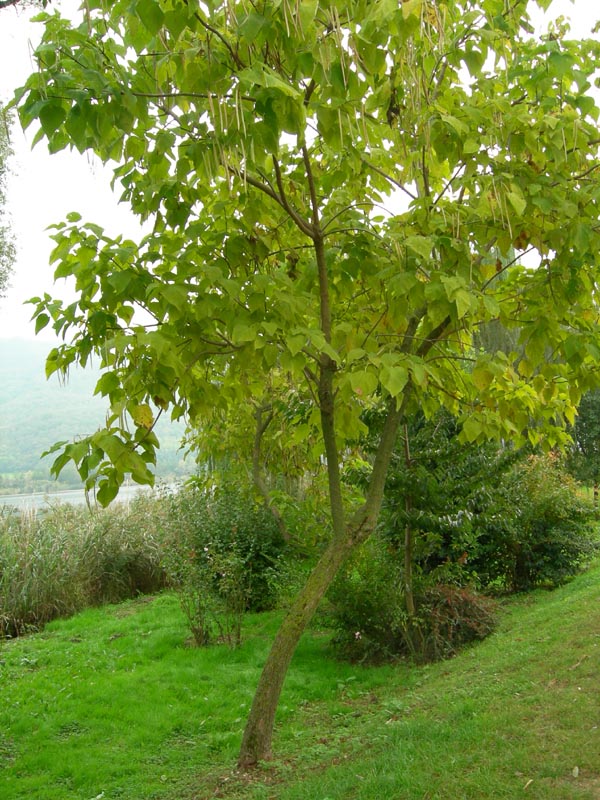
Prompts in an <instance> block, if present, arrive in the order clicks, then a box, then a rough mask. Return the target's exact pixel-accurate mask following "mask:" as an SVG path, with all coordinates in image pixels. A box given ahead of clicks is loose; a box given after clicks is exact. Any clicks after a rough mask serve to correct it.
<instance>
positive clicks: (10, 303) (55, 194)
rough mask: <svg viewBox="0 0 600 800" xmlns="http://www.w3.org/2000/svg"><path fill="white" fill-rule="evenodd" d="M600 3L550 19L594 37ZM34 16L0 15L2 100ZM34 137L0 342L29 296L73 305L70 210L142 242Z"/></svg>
mask: <svg viewBox="0 0 600 800" xmlns="http://www.w3.org/2000/svg"><path fill="white" fill-rule="evenodd" d="M596 3H597V0H574V2H571V0H554V2H553V3H552V5H551V8H550V9H549V12H548V14H547V15H546V17H545V18H546V19H550V18H554V17H556V16H559V15H564V16H566V17H569V18H570V19H571V23H572V35H574V36H581V37H584V36H589V35H590V34H591V29H592V26H593V24H594V22H595V19H596V17H600V6H599V7H598V10H597V11H596V12H594V11H593V10H592V9H594V8H595V7H596ZM78 5H79V3H78V2H74V0H63V1H62V2H57V0H54V2H53V3H52V4H51V8H61V9H62V10H63V12H64V13H66V14H71V13H74V11H75V9H77V7H78ZM30 16H31V11H29V10H25V9H20V8H18V6H17V7H9V8H6V9H3V10H0V101H2V102H6V101H7V100H9V99H10V98H11V97H12V93H13V91H14V89H15V88H16V87H17V86H20V85H21V84H22V83H24V82H25V80H26V79H27V77H28V76H29V74H30V73H31V72H32V71H33V70H34V69H35V65H34V63H33V60H32V57H31V51H32V45H33V44H35V42H37V41H38V40H39V37H40V30H41V25H39V24H35V23H31V22H30V21H29V17H30ZM536 19H538V20H539V23H540V25H542V24H544V23H543V17H542V15H541V13H539V14H536ZM544 27H545V25H544ZM30 139H31V136H30V135H29V134H24V133H23V132H22V131H21V130H20V129H19V128H18V127H17V126H15V127H14V130H13V133H12V146H13V150H14V157H13V159H12V162H11V168H12V169H11V175H10V178H9V185H8V209H9V212H10V214H11V218H12V227H13V230H14V233H15V235H16V239H17V263H16V265H15V272H14V275H13V277H12V280H11V288H10V289H9V291H8V293H7V296H6V298H5V299H3V300H0V338H13V337H15V338H22V339H23V338H24V339H32V338H35V333H34V327H33V323H32V322H31V321H30V319H31V312H32V307H31V306H24V305H23V304H24V303H25V301H26V300H27V299H29V298H30V297H32V296H37V295H41V294H43V293H44V292H48V293H50V294H52V295H53V296H58V297H62V298H64V299H72V297H69V292H68V289H67V287H65V286H64V281H62V282H59V283H58V284H54V283H53V278H52V275H53V271H54V270H53V267H51V266H50V265H49V254H50V251H51V249H52V241H51V239H50V238H49V235H50V233H49V232H48V231H47V228H48V226H49V225H51V224H53V223H56V222H59V221H61V220H62V219H64V218H65V216H66V215H67V214H68V213H69V212H70V211H78V212H79V213H81V214H82V216H83V218H84V219H85V220H89V221H92V222H96V223H97V224H99V225H101V226H102V227H104V228H105V229H106V230H107V232H108V233H110V234H112V235H117V234H118V233H124V234H126V235H127V236H130V237H132V238H137V235H138V233H139V228H138V226H137V222H136V220H135V219H134V218H133V216H132V215H131V214H130V213H129V211H128V209H127V207H126V206H125V205H123V204H119V203H118V198H117V197H116V196H115V195H114V194H113V193H112V191H111V189H110V178H111V173H110V171H109V170H107V169H105V168H104V167H103V166H102V164H100V163H99V162H98V161H97V160H95V159H93V158H91V157H89V156H85V155H80V154H79V153H77V152H70V151H63V152H61V153H56V154H54V155H49V154H48V152H47V150H46V147H45V144H44V143H43V142H42V143H40V144H38V145H37V146H36V147H35V148H34V149H33V150H31V146H30ZM52 336H53V334H52V332H51V331H44V332H43V333H42V334H41V335H40V337H39V338H44V339H47V340H49V341H51V340H52Z"/></svg>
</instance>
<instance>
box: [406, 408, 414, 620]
mask: <svg viewBox="0 0 600 800" xmlns="http://www.w3.org/2000/svg"><path fill="white" fill-rule="evenodd" d="M404 459H405V463H406V469H407V470H410V466H411V458H410V442H409V439H408V426H407V425H406V424H405V425H404ZM404 506H405V509H406V514H407V517H408V522H407V523H406V527H405V528H404V601H405V603H406V613H407V614H408V619H409V624H410V622H411V621H412V619H413V618H414V616H415V611H416V608H415V596H414V591H413V549H414V531H413V527H412V525H411V522H410V512H411V510H412V498H411V496H410V494H407V495H406V497H405V498H404Z"/></svg>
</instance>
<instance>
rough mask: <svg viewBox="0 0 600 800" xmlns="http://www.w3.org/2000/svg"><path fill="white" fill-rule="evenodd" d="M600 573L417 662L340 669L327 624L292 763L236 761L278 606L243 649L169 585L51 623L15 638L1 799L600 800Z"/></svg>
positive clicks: (284, 739)
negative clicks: (195, 633)
mask: <svg viewBox="0 0 600 800" xmlns="http://www.w3.org/2000/svg"><path fill="white" fill-rule="evenodd" d="M599 579H600V569H599V568H595V569H594V570H592V571H590V572H589V573H587V574H586V575H583V576H581V577H579V578H578V579H576V580H575V581H573V583H571V584H569V585H568V586H565V587H563V588H561V589H559V590H557V591H555V592H553V593H543V592H538V593H536V594H535V595H531V596H528V597H523V598H519V599H517V600H516V601H511V603H510V604H508V605H507V606H506V609H505V611H504V613H503V619H502V624H501V627H500V630H499V632H498V633H496V634H495V635H493V636H492V637H490V638H489V639H488V640H487V641H485V642H484V643H482V644H479V645H477V646H475V647H473V648H471V649H469V650H467V651H465V652H463V653H462V654H461V655H459V656H458V657H456V658H455V659H453V660H452V661H450V662H445V663H440V664H435V665H431V666H429V667H422V668H418V669H416V668H415V669H410V668H408V667H407V666H405V665H397V666H385V667H362V666H357V665H349V664H343V663H340V662H338V661H336V660H335V659H334V657H333V655H332V652H331V650H330V647H329V641H328V636H327V635H326V633H325V632H323V631H320V630H313V631H312V632H310V633H309V634H308V635H306V636H305V637H304V638H303V640H302V642H301V644H300V647H299V649H298V652H297V654H296V656H295V658H294V661H293V664H292V668H291V671H290V674H289V676H288V679H287V681H286V685H285V688H284V692H283V695H282V700H281V705H280V709H279V713H278V727H277V734H276V739H275V750H276V753H277V756H278V757H277V759H276V760H275V761H273V762H270V763H269V764H267V765H264V767H263V768H261V769H259V770H257V771H255V772H254V773H251V774H250V775H247V776H244V775H239V774H237V773H236V772H235V771H234V770H232V766H233V764H234V763H235V757H236V755H237V750H238V747H239V743H240V739H241V733H242V729H243V725H244V722H245V717H246V714H247V712H248V708H249V704H250V702H251V698H252V693H253V690H254V687H255V685H256V681H257V679H258V674H259V669H260V666H261V664H262V661H263V659H264V657H265V655H266V651H267V648H268V645H269V642H270V640H271V638H272V636H273V634H274V632H275V629H276V627H277V624H278V620H279V615H278V614H276V613H270V614H261V615H250V616H249V617H248V619H247V621H246V631H245V642H244V644H243V645H242V647H240V648H239V649H237V650H235V651H231V650H229V649H226V648H224V647H213V648H208V649H204V650H198V649H194V648H190V647H187V646H186V644H185V640H186V636H187V631H186V627H185V623H184V620H183V618H182V615H181V612H180V609H179V605H178V602H177V600H176V599H175V598H174V597H173V596H172V595H168V594H165V595H159V596H157V597H155V598H152V599H150V600H145V599H140V600H137V601H131V602H128V603H125V604H122V605H119V606H110V607H107V608H104V609H91V610H87V611H85V612H83V613H82V614H79V615H78V616H76V617H73V618H71V619H69V620H63V621H57V622H54V623H52V624H51V625H49V626H48V628H47V629H46V630H45V631H44V632H43V633H42V634H38V635H35V636H32V637H29V638H26V639H22V640H17V641H13V642H9V643H6V644H5V645H4V646H3V647H2V649H0V660H1V661H2V664H1V666H0V686H1V688H2V704H1V705H0V731H1V733H0V797H2V798H4V797H6V798H10V800H21V798H22V799H23V800H24V798H31V799H32V800H35V799H36V798H39V800H42V799H43V800H80V799H81V800H92V798H96V797H98V796H99V795H101V794H102V793H104V795H103V798H104V800H110V799H111V798H123V799H124V800H134V798H135V800H151V799H153V800H175V798H178V800H192V798H194V800H201V799H203V798H210V797H228V798H231V799H232V800H233V798H256V800H259V799H260V800H267V799H269V800H270V798H282V800H302V799H303V798H307V799H308V798H311V800H339V799H341V798H344V799H347V800H350V799H351V800H375V799H376V798H377V800H379V799H380V798H403V799H405V800H413V799H414V800H417V799H418V800H426V799H427V800H436V799H437V798H449V799H451V800H459V799H460V798H473V800H475V798H478V799H479V798H481V799H482V800H485V799H486V798H515V797H521V796H523V797H529V798H538V799H539V800H542V798H543V799H544V800H545V799H546V798H557V800H563V799H564V800H571V799H573V800H574V799H575V798H578V799H579V798H595V797H596V798H597V797H599V796H600V763H599V760H598V753H599V752H600V704H599V703H598V691H597V676H598V673H599V667H600V663H599V662H600V658H599V656H600V652H599V647H600V644H599V643H600V613H599V608H600V607H599V605H598V603H599V600H600V580H599ZM575 768H577V769H576V770H575ZM574 770H575V773H576V775H577V777H575V776H574Z"/></svg>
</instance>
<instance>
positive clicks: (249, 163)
mask: <svg viewBox="0 0 600 800" xmlns="http://www.w3.org/2000/svg"><path fill="white" fill-rule="evenodd" d="M525 7H526V4H525V3H524V2H519V3H518V4H517V5H516V6H515V7H514V8H513V7H511V9H510V11H507V10H506V9H505V7H504V5H503V4H502V3H501V2H499V0H493V1H492V0H487V2H482V3H481V4H476V5H475V6H474V7H473V8H471V7H470V5H469V7H468V8H467V7H466V6H465V7H464V8H463V5H462V4H460V3H459V4H455V5H454V6H453V8H452V9H449V8H445V7H444V11H443V13H442V10H440V9H437V7H436V6H434V5H433V4H429V3H426V2H415V3H412V4H402V5H401V6H400V5H399V6H397V7H394V9H392V8H391V7H388V6H387V5H385V4H381V3H380V4H376V5H375V6H371V5H364V7H363V6H362V5H360V7H358V8H357V9H356V10H355V12H356V13H355V14H354V15H353V16H349V15H348V14H347V13H346V11H347V10H346V9H345V7H344V8H340V9H337V7H335V6H331V7H330V6H324V7H323V8H322V9H320V8H319V6H318V4H317V3H312V4H309V5H307V6H302V10H301V11H299V10H295V8H293V7H292V6H290V5H289V4H288V3H287V2H286V3H283V4H281V5H280V4H275V5H270V4H269V5H267V6H265V8H264V9H263V10H262V11H261V12H259V11H257V10H254V11H252V12H249V11H248V10H247V9H246V8H245V6H243V5H239V6H237V5H235V6H232V7H231V8H229V7H228V10H227V11H226V12H225V10H224V9H223V8H221V7H220V6H217V5H214V6H213V5H212V4H209V6H207V7H206V9H205V10H200V9H196V8H195V6H193V5H190V6H181V7H180V6H179V5H178V3H173V2H171V0H168V1H167V0H165V2H163V3H158V2H153V3H151V4H150V5H149V6H148V10H147V11H144V12H142V11H141V8H142V6H141V5H140V6H139V7H138V6H135V7H131V5H130V4H128V3H125V2H120V3H111V4H106V6H104V5H103V4H102V3H96V4H93V6H92V7H91V8H90V10H89V13H88V14H87V18H86V25H85V26H82V27H77V26H75V25H72V24H71V23H69V22H67V21H66V20H63V19H61V18H60V16H59V15H58V14H52V15H50V14H43V15H41V17H40V18H41V20H42V22H43V23H44V26H45V33H44V42H43V43H42V45H41V47H40V49H39V53H38V59H39V68H40V69H39V72H37V73H36V74H35V75H33V76H32V77H31V78H30V79H29V81H28V83H27V85H26V86H25V87H24V88H23V89H22V90H21V91H20V92H19V93H18V97H19V113H20V115H21V119H22V121H23V123H24V124H25V125H29V124H31V123H32V122H36V123H38V125H39V130H38V133H37V137H36V138H42V137H45V138H47V140H48V142H49V146H50V148H51V150H53V151H54V150H58V149H62V148H64V147H66V146H75V147H77V148H78V149H80V150H82V151H83V150H86V149H93V150H94V151H96V152H97V153H98V154H99V156H100V157H101V158H103V159H104V160H108V159H113V160H116V161H117V162H118V166H117V167H116V168H115V178H116V180H117V181H118V182H120V183H121V185H122V187H123V191H124V198H125V199H126V200H127V201H129V202H130V204H131V205H132V207H133V209H134V211H135V212H136V213H137V214H139V216H140V217H141V218H143V219H146V218H151V219H152V220H153V221H154V228H153V232H152V234H150V235H149V236H148V237H146V238H145V239H144V240H143V241H142V242H141V243H140V244H139V245H136V244H135V243H134V242H131V241H125V240H123V239H121V238H120V237H119V238H117V239H114V240H113V239H111V238H110V237H108V236H107V235H106V234H105V233H104V231H103V230H102V229H101V228H100V227H99V226H97V225H93V224H85V223H83V222H82V221H81V220H80V219H79V217H78V215H76V214H74V215H72V216H71V218H70V219H69V221H68V222H67V223H61V224H60V225H58V226H57V233H56V236H55V238H56V242H57V246H56V249H55V251H54V255H53V260H54V261H55V263H56V264H57V276H60V277H64V276H66V275H69V274H72V275H74V276H75V278H76V281H77V287H78V292H79V300H78V302H77V303H76V304H75V305H68V306H65V305H63V304H62V303H61V302H60V301H56V300H52V299H51V298H50V297H44V298H39V299H38V302H37V303H36V312H35V313H36V317H37V326H38V328H42V327H44V326H45V325H48V324H53V326H54V327H55V329H56V330H57V331H59V332H61V333H64V334H67V333H68V336H69V338H70V340H71V343H65V344H64V345H62V346H61V347H59V348H57V349H56V350H55V351H54V352H53V353H52V354H51V356H50V359H49V362H48V371H49V372H53V371H55V370H59V371H60V370H65V369H67V368H68V366H69V364H71V363H73V362H74V361H81V362H84V363H85V362H87V360H88V359H89V357H90V353H91V352H92V351H95V352H98V354H99V355H100V357H101V359H102V366H103V367H104V368H105V369H106V370H107V373H106V375H105V376H104V377H103V379H102V380H101V382H100V383H99V385H98V391H99V392H100V393H102V394H103V395H105V396H107V397H108V398H109V400H110V402H111V405H112V409H113V416H112V417H111V419H110V420H109V425H108V428H107V431H106V432H103V433H100V432H99V433H97V434H93V435H92V436H91V438H90V440H89V441H88V445H89V448H88V449H86V448H84V447H83V444H81V445H80V446H79V447H77V448H69V447H67V450H66V451H65V458H62V457H61V458H59V460H58V462H57V466H56V468H57V469H60V468H61V467H62V466H64V464H65V463H66V461H67V460H69V459H71V458H72V459H74V460H75V461H76V462H77V463H78V465H79V468H80V469H81V470H82V471H83V474H84V476H85V478H86V480H90V481H95V480H100V483H101V485H102V486H101V488H102V491H101V493H100V497H101V500H102V501H103V502H108V500H109V499H110V498H111V497H112V496H113V495H114V493H115V492H116V491H117V488H118V484H119V482H120V480H122V478H123V476H124V474H126V473H128V472H130V473H131V474H133V476H134V478H135V479H137V480H141V481H149V480H151V476H150V473H149V471H148V467H149V465H151V464H152V462H153V457H154V456H153V453H154V449H155V447H156V441H155V439H154V437H153V436H152V434H151V433H149V431H148V430H146V429H145V427H144V425H142V424H141V423H140V421H139V420H140V413H141V412H140V409H142V408H144V407H145V405H146V404H148V403H149V401H150V400H152V399H154V400H157V401H158V405H159V406H160V407H162V406H164V407H167V406H169V405H172V406H173V409H174V413H175V414H176V415H179V414H182V413H189V414H191V416H192V417H198V416H201V415H202V414H203V413H204V411H205V410H206V409H213V408H215V407H221V408H226V407H228V406H229V405H230V404H231V402H238V401H239V400H240V399H242V398H248V397H249V396H258V397H260V396H261V394H262V393H263V392H264V391H265V384H266V383H267V381H266V380H265V378H264V377H263V376H265V375H267V374H269V375H270V376H271V379H272V383H273V384H274V385H280V384H281V382H282V381H283V383H284V386H285V385H289V381H290V379H291V380H293V381H295V382H298V383H302V382H305V381H306V380H307V379H308V384H307V386H306V396H310V394H311V393H312V394H313V395H315V394H317V395H318V371H319V370H318V365H319V363H321V364H322V366H327V368H328V369H331V366H332V365H333V364H335V367H336V369H335V380H334V382H335V384H336V389H337V391H336V395H335V396H336V402H337V404H338V406H339V408H338V416H339V420H340V423H339V425H338V426H337V428H336V435H337V436H338V437H339V438H340V439H343V438H348V436H354V435H356V432H357V431H358V430H359V429H360V422H359V417H360V413H361V411H362V407H363V405H364V402H365V401H367V400H368V398H369V397H371V396H373V395H375V394H376V393H377V392H380V391H382V392H383V393H384V394H385V395H386V396H389V397H392V398H400V397H401V396H402V395H403V393H404V391H405V389H410V390H411V391H412V392H414V393H416V394H418V395H419V396H420V397H421V402H423V403H426V404H427V405H428V406H435V405H436V404H440V403H442V404H446V405H448V406H449V407H450V408H451V410H453V411H460V410H461V409H464V408H465V405H466V406H468V405H469V404H471V408H470V412H471V413H470V414H469V417H468V420H467V421H466V424H465V428H464V435H465V437H466V438H468V439H470V440H476V439H477V440H482V439H483V438H485V437H486V436H488V435H489V434H490V433H497V434H505V435H510V436H515V435H516V434H518V433H521V432H523V431H525V432H526V435H527V436H528V437H529V438H530V439H532V440H534V441H536V442H537V440H538V439H539V435H540V434H539V431H538V430H537V424H538V422H541V420H543V422H544V426H545V428H546V429H548V430H546V433H547V434H548V435H549V438H550V442H551V443H552V442H553V441H556V440H557V439H560V433H559V432H558V429H556V428H555V423H556V422H557V420H558V417H560V416H561V415H564V414H567V415H571V413H572V408H573V403H574V402H576V401H577V400H578V398H579V393H580V392H579V388H578V387H579V385H580V383H582V382H583V383H584V384H585V383H586V382H589V380H590V375H589V373H588V372H587V371H582V369H581V368H582V367H583V366H584V365H585V364H586V363H587V362H588V361H589V359H590V358H592V357H594V352H595V345H593V340H594V336H595V330H596V328H595V325H596V320H595V316H594V313H595V312H594V308H595V306H594V293H595V288H594V287H595V279H594V265H595V258H596V253H597V252H598V248H597V247H596V246H595V237H596V236H597V232H596V229H595V225H594V221H595V219H596V216H597V210H596V207H597V196H596V195H597V191H598V189H597V182H596V181H595V180H594V177H593V170H594V169H595V158H596V150H597V137H596V136H595V126H594V124H593V120H594V119H595V118H596V115H597V110H596V107H595V104H594V101H593V99H592V98H591V97H590V96H589V94H588V88H589V86H590V81H591V75H592V74H593V70H594V63H595V52H596V49H597V47H598V45H597V43H595V42H593V41H588V42H573V41H571V40H569V39H567V38H566V36H565V32H564V30H562V29H559V30H557V31H555V32H554V33H553V34H552V35H551V36H548V37H545V38H543V39H542V40H541V41H536V40H535V39H534V38H532V37H531V36H530V35H529V34H528V24H527V18H526V10H525ZM144 8H145V6H144ZM384 19H386V20H387V23H389V24H385V25H382V24H381V23H382V20H384ZM123 22H125V23H126V24H122V23H123ZM107 30H109V31H110V36H107V34H106V32H107ZM94 31H97V32H98V35H99V36H101V38H102V39H103V40H106V41H104V43H103V45H102V47H100V46H99V45H98V41H97V39H96V38H95V34H94ZM509 40H511V41H512V43H511V47H510V48H508V47H507V43H508V41H509ZM440 41H441V42H444V43H445V44H446V47H445V49H444V50H443V53H444V55H443V57H442V58H439V59H438V58H435V57H430V56H431V55H432V54H435V53H437V52H438V43H439V42H440ZM345 43H346V44H345ZM432 48H433V49H432ZM194 49H196V50H198V51H199V52H202V53H204V56H205V57H203V58H188V57H186V56H185V55H184V54H185V53H191V52H193V51H194ZM155 51H156V52H160V53H161V54H162V55H161V57H160V58H158V57H157V58H154V57H152V58H150V61H149V56H148V54H149V53H152V52H155ZM276 53H277V56H276V55H275V54H276ZM386 53H388V54H389V55H388V56H386ZM488 56H489V58H488ZM153 59H154V60H153ZM494 59H495V61H494ZM150 62H152V69H148V64H149V63H150ZM509 62H510V63H511V64H513V65H514V68H511V67H509ZM464 65H466V67H467V70H468V72H469V76H470V85H469V90H468V92H467V90H466V88H465V85H464V78H463V70H464ZM500 65H502V66H501V68H500ZM415 70H416V71H417V73H418V74H419V75H420V76H421V77H420V78H419V79H418V80H415ZM500 86H502V89H500V88H499V87H500ZM539 97H543V98H544V99H543V102H541V103H540V102H539ZM490 98H493V99H492V101H491V106H490ZM424 107H427V108H429V109H430V112H429V111H428V112H427V114H423V112H422V109H423V108H424ZM315 128H316V129H317V130H318V132H319V136H318V138H315V137H314V132H313V131H314V129H315ZM284 133H285V134H287V136H288V138H287V139H286V138H285V137H283V134H284ZM398 187H401V189H402V190H403V191H404V196H405V197H407V198H408V200H407V204H408V209H406V210H400V211H398V210H395V211H393V213H392V214H391V216H389V215H386V214H384V215H382V216H381V217H374V216H373V209H376V208H379V207H380V206H381V205H382V204H383V205H385V206H386V207H388V208H391V206H390V197H391V195H392V194H393V191H395V190H397V189H398ZM325 197H326V198H327V202H326V203H325V201H324V200H323V199H322V198H325ZM574 197H577V202H574V200H573V198H574ZM396 205H397V204H396ZM224 209H227V212H226V213H223V212H224ZM558 209H560V213H559V212H558ZM461 231H468V235H467V236H461V233H460V232H461ZM525 250H527V251H528V252H529V253H531V254H537V257H538V262H539V268H538V269H524V268H522V267H520V266H519V259H520V255H521V254H522V252H523V251H525ZM550 252H553V253H554V254H555V255H554V256H553V257H552V260H550V258H549V253H550ZM512 254H514V258H513V259H512V260H511V261H508V262H506V261H501V262H500V263H501V264H502V266H501V273H502V277H503V278H504V280H497V279H496V277H497V276H496V270H497V263H498V260H499V259H503V258H504V259H505V258H506V257H507V256H508V255H512ZM326 264H328V267H327V268H328V269H331V270H334V273H332V277H333V275H334V274H335V278H334V281H333V283H332V284H331V285H325V283H324V278H325V273H324V272H323V268H324V267H325V265H326ZM319 276H320V277H319ZM315 278H317V280H315ZM357 286H359V287H360V291H358V292H357V291H356V287H357ZM559 295H560V296H561V297H564V299H565V302H564V303H562V302H556V301H557V300H558V298H559ZM325 299H327V302H325ZM135 306H142V307H144V308H146V309H147V311H148V312H149V314H150V315H151V317H153V318H154V320H156V324H154V323H153V324H152V325H150V326H149V327H147V328H146V327H144V326H143V325H141V324H138V323H137V322H136V320H135V319H134V318H133V309H134V307H135ZM332 308H334V309H335V310H336V313H335V314H334V316H331V315H330V311H331V309H332ZM382 308H383V309H385V313H384V314H382V313H381V309H382ZM320 309H322V310H323V309H326V313H325V317H323V319H321V316H320ZM325 318H326V329H325V328H323V320H324V319H325ZM493 319H499V320H500V321H501V322H502V324H503V325H504V326H505V327H506V328H507V329H515V328H517V329H518V330H519V339H520V343H521V344H522V345H523V347H524V351H525V357H524V358H523V359H522V361H521V363H520V365H519V369H518V370H515V369H514V367H513V365H512V362H511V361H510V359H508V360H507V358H506V356H505V354H503V353H502V352H501V351H498V352H497V353H495V354H484V355H482V356H480V357H478V358H477V361H476V364H475V366H474V368H470V369H469V370H468V371H463V370H460V365H461V359H462V355H463V353H464V345H465V342H467V341H468V339H469V337H470V335H471V333H472V331H473V330H475V329H477V328H478V326H480V325H481V324H482V323H484V322H487V321H489V320H493ZM117 332H118V333H117ZM546 348H555V349H556V348H558V349H557V350H556V355H557V356H559V355H560V352H563V353H564V355H565V356H566V359H565V360H563V359H561V358H558V357H556V358H552V359H549V360H548V361H547V363H543V364H542V365H541V366H538V365H539V364H540V359H539V355H540V353H541V352H545V350H546ZM227 365H229V366H227ZM457 370H459V371H458V372H457ZM326 372H327V371H326ZM311 375H312V377H310V376H311ZM443 386H455V389H454V390H453V391H452V392H450V393H449V394H448V393H445V392H441V390H440V387H443ZM566 386H569V387H570V388H569V391H563V388H562V387H566ZM125 412H128V413H129V414H130V415H131V417H132V420H133V423H134V424H133V432H131V433H128V432H127V430H125V429H121V428H120V427H119V420H120V419H121V417H122V415H123V413H125ZM534 415H535V416H537V418H538V421H537V422H535V423H534V421H533V416H534ZM136 418H137V420H138V421H137V422H136ZM309 420H310V421H309V424H310V426H311V427H315V426H316V425H317V423H318V420H317V419H315V418H314V415H312V416H311V417H310V418H309ZM136 451H139V453H141V456H139V457H138V453H137V452H136ZM111 464H112V466H111Z"/></svg>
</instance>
